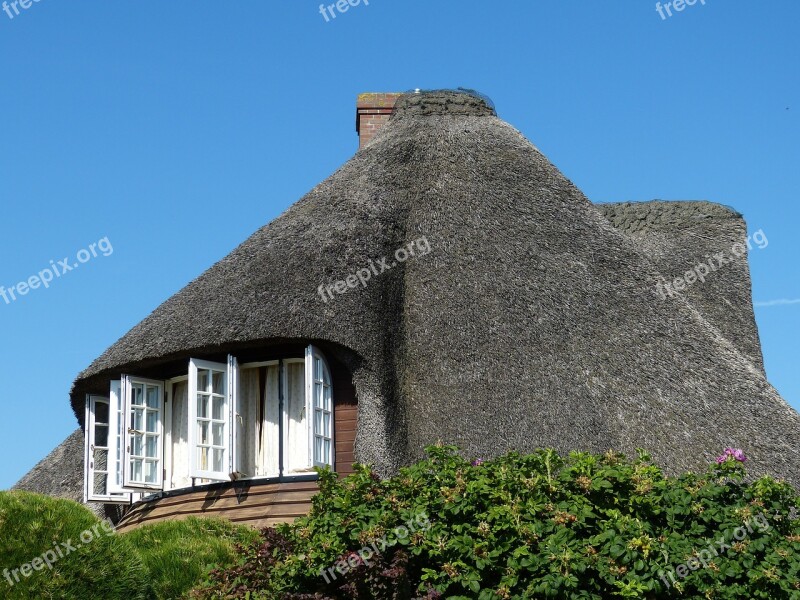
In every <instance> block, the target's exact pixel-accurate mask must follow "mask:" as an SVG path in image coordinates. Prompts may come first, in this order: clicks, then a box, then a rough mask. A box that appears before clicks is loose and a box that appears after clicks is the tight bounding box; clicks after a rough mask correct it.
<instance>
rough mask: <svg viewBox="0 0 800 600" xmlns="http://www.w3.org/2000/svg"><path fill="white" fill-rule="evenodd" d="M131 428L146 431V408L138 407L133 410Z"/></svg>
mask: <svg viewBox="0 0 800 600" xmlns="http://www.w3.org/2000/svg"><path fill="white" fill-rule="evenodd" d="M131 429H133V430H134V431H144V409H142V408H137V409H135V410H134V411H133V423H132V424H131Z"/></svg>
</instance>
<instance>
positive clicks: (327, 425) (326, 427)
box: [322, 413, 331, 437]
mask: <svg viewBox="0 0 800 600" xmlns="http://www.w3.org/2000/svg"><path fill="white" fill-rule="evenodd" d="M322 420H323V426H322V433H323V435H324V436H325V437H331V414H330V413H324V415H323V418H322Z"/></svg>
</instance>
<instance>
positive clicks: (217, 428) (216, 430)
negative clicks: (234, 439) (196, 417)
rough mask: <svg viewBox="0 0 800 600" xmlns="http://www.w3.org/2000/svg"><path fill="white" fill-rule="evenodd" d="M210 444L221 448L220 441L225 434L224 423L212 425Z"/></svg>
mask: <svg viewBox="0 0 800 600" xmlns="http://www.w3.org/2000/svg"><path fill="white" fill-rule="evenodd" d="M212 434H213V435H212V437H213V439H212V444H213V445H214V446H222V445H223V443H222V440H223V438H224V434H225V424H224V423H214V426H213V428H212Z"/></svg>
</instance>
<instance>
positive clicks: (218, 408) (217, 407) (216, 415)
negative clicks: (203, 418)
mask: <svg viewBox="0 0 800 600" xmlns="http://www.w3.org/2000/svg"><path fill="white" fill-rule="evenodd" d="M211 403H212V406H213V410H212V412H211V418H212V419H214V420H215V421H221V420H223V419H224V418H225V398H217V397H216V396H215V397H213V398H212V400H211Z"/></svg>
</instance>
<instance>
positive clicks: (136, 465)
mask: <svg viewBox="0 0 800 600" xmlns="http://www.w3.org/2000/svg"><path fill="white" fill-rule="evenodd" d="M131 479H132V480H133V481H142V461H141V459H134V460H132V461H131Z"/></svg>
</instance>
